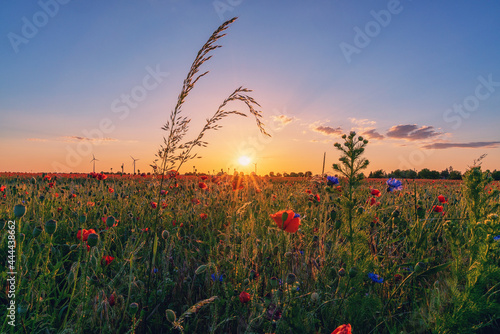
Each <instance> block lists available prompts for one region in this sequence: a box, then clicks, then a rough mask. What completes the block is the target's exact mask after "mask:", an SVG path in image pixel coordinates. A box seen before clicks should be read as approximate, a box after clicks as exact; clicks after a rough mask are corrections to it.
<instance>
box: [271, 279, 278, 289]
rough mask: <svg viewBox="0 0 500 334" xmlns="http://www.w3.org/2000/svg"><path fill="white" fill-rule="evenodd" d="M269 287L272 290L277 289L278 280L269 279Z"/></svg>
mask: <svg viewBox="0 0 500 334" xmlns="http://www.w3.org/2000/svg"><path fill="white" fill-rule="evenodd" d="M271 287H273V288H277V287H278V279H277V278H276V277H271Z"/></svg>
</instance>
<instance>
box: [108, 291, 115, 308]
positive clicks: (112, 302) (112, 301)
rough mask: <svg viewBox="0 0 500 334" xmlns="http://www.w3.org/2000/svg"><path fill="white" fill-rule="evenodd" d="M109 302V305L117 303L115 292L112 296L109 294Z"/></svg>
mask: <svg viewBox="0 0 500 334" xmlns="http://www.w3.org/2000/svg"><path fill="white" fill-rule="evenodd" d="M108 303H109V306H113V305H115V294H114V293H113V294H111V296H109V298H108Z"/></svg>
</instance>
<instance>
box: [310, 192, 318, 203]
mask: <svg viewBox="0 0 500 334" xmlns="http://www.w3.org/2000/svg"><path fill="white" fill-rule="evenodd" d="M309 200H310V201H311V202H315V203H319V202H320V197H319V194H316V195H314V196H313V194H310V195H309Z"/></svg>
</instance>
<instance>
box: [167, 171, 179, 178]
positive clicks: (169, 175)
mask: <svg viewBox="0 0 500 334" xmlns="http://www.w3.org/2000/svg"><path fill="white" fill-rule="evenodd" d="M178 175H179V173H177V171H176V170H175V169H172V170H171V171H169V172H168V178H169V179H173V178H176V177H177V176H178Z"/></svg>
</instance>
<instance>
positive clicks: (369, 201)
mask: <svg viewBox="0 0 500 334" xmlns="http://www.w3.org/2000/svg"><path fill="white" fill-rule="evenodd" d="M367 202H368V203H370V205H375V204H377V200H376V199H375V197H370V199H369V200H368V201H367Z"/></svg>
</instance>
